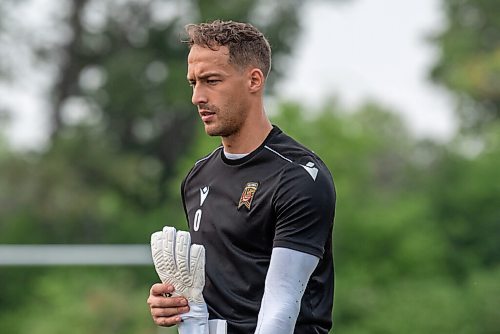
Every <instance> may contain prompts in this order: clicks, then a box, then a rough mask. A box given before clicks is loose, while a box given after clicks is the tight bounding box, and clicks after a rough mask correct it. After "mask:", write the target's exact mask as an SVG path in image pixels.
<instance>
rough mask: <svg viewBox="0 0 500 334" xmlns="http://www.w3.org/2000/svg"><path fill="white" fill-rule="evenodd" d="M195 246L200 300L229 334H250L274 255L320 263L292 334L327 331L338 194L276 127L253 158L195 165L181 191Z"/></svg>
mask: <svg viewBox="0 0 500 334" xmlns="http://www.w3.org/2000/svg"><path fill="white" fill-rule="evenodd" d="M181 192H182V200H183V204H184V209H185V212H186V217H187V219H188V225H189V230H190V233H191V238H192V242H193V243H197V244H201V245H204V246H205V250H206V265H205V271H206V283H205V289H204V291H203V296H204V298H205V301H206V302H207V306H208V310H209V315H210V319H225V320H227V322H228V333H230V334H233V333H245V334H248V333H253V332H254V331H255V328H256V325H257V316H258V313H259V309H260V304H261V300H262V296H263V294H264V282H265V278H266V273H267V269H268V267H269V263H270V258H271V252H272V249H273V247H283V248H290V249H293V250H297V251H301V252H305V253H308V254H312V255H314V256H316V257H318V258H319V259H320V261H319V264H318V266H317V267H316V269H315V271H314V272H313V274H312V275H311V278H310V280H309V282H308V285H307V288H306V290H305V292H304V296H303V298H302V302H301V308H300V313H299V316H298V318H297V323H296V326H295V331H294V333H307V334H310V333H328V331H329V329H330V328H331V326H332V306H333V290H334V269H333V256H332V230H333V218H334V214H335V190H334V185H333V180H332V176H331V174H330V172H329V171H328V168H327V167H326V166H325V165H324V163H323V162H322V161H321V159H320V158H319V157H318V156H316V155H315V154H314V153H313V152H311V151H310V150H308V149H307V148H305V147H304V146H302V145H301V144H299V143H297V142H296V141H295V140H293V139H292V138H290V137H289V136H287V135H286V134H284V133H283V132H282V131H281V130H280V129H279V128H277V127H273V129H272V130H271V132H270V134H269V135H268V137H267V138H266V140H265V141H264V143H262V145H261V146H260V147H259V148H257V149H256V150H255V151H253V152H252V153H250V154H249V155H247V156H245V157H244V158H241V159H237V160H229V159H227V158H226V156H225V155H224V153H223V149H222V147H219V148H217V149H216V150H215V151H214V152H212V153H211V154H210V155H208V156H207V157H205V158H204V159H201V160H199V161H198V162H197V163H196V164H195V166H194V167H193V168H192V169H191V171H190V172H189V174H188V175H187V176H186V178H185V179H184V181H183V183H182V187H181Z"/></svg>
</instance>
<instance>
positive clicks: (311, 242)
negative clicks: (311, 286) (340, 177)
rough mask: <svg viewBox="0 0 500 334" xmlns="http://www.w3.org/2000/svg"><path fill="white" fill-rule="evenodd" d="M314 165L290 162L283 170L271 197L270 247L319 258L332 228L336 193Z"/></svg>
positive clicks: (321, 168)
mask: <svg viewBox="0 0 500 334" xmlns="http://www.w3.org/2000/svg"><path fill="white" fill-rule="evenodd" d="M318 165H319V164H317V165H315V166H313V167H308V168H304V166H302V165H300V164H292V163H291V164H290V165H289V166H288V167H287V168H285V169H284V170H283V172H282V174H281V178H280V181H279V184H278V187H277V189H276V192H275V195H274V197H273V206H274V210H275V214H276V227H275V236H274V242H273V247H283V248H290V249H294V250H297V251H301V252H305V253H308V254H311V255H314V256H317V257H318V258H320V259H321V258H322V257H323V253H324V251H325V244H326V242H327V240H330V234H331V232H332V228H333V220H334V215H335V200H336V195H335V189H334V185H333V180H332V177H331V175H330V172H329V171H328V170H327V169H326V167H325V166H324V165H319V167H317V166H318ZM311 168H312V170H311ZM315 168H316V169H317V170H316V171H315V170H314V169H315ZM315 172H317V174H315Z"/></svg>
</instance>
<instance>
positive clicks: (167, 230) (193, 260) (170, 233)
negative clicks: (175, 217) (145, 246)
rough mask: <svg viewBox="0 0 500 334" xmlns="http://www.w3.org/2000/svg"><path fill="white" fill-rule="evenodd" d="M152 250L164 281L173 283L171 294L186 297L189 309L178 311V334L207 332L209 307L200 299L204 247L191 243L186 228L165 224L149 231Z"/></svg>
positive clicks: (203, 271) (205, 333)
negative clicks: (182, 312) (179, 313)
mask: <svg viewBox="0 0 500 334" xmlns="http://www.w3.org/2000/svg"><path fill="white" fill-rule="evenodd" d="M151 253H152V255H153V262H154V265H155V269H156V272H157V273H158V276H159V277H160V279H161V281H162V282H163V283H168V284H171V285H173V286H174V288H175V291H174V293H173V295H175V296H183V297H185V298H186V299H187V300H188V303H189V308H190V310H189V312H188V313H186V314H183V315H181V318H182V320H183V321H182V322H181V323H180V324H179V333H180V334H208V333H209V327H208V310H207V304H206V303H205V300H204V299H203V294H202V292H203V287H204V286H205V248H204V247H203V246H202V245H191V235H190V234H189V232H185V231H178V232H177V231H176V229H175V228H173V227H169V226H165V227H164V228H163V230H162V231H160V232H155V233H153V234H152V235H151Z"/></svg>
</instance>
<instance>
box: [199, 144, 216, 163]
mask: <svg viewBox="0 0 500 334" xmlns="http://www.w3.org/2000/svg"><path fill="white" fill-rule="evenodd" d="M221 148H222V146H219V147H217V148H216V149H215V150H213V152H212V153H210V154H209V155H207V156H206V157H204V158H203V159H200V160H198V161H196V162H195V163H194V164H195V165H197V164H199V163H200V162H202V161H205V160H207V159H208V158H210V157H211V156H212V155H214V153H215V152H217V151H218V150H220V149H221Z"/></svg>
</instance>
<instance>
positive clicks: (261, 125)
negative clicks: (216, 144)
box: [222, 116, 273, 154]
mask: <svg viewBox="0 0 500 334" xmlns="http://www.w3.org/2000/svg"><path fill="white" fill-rule="evenodd" d="M272 128H273V126H272V125H271V122H270V121H269V119H267V117H265V116H264V117H263V118H261V119H260V120H259V121H258V122H246V125H245V126H243V127H242V128H241V129H240V131H239V132H237V133H235V134H233V135H231V136H228V137H222V145H223V146H224V151H226V152H227V153H234V154H242V153H250V152H252V151H254V150H255V149H257V148H258V147H259V146H260V145H261V144H262V143H263V142H264V140H265V139H266V138H267V136H268V135H269V132H271V130H272Z"/></svg>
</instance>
